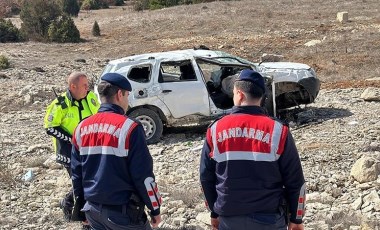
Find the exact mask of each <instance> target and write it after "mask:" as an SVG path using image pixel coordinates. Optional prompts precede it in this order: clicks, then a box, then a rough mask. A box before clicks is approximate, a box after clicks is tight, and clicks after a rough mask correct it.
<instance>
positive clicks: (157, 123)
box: [129, 108, 163, 144]
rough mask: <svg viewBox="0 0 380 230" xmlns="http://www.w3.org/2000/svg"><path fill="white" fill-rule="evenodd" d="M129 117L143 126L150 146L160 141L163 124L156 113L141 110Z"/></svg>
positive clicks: (133, 112)
mask: <svg viewBox="0 0 380 230" xmlns="http://www.w3.org/2000/svg"><path fill="white" fill-rule="evenodd" d="M129 116H130V117H132V118H135V119H136V120H138V121H139V122H140V123H141V124H142V126H143V128H144V131H145V135H146V142H147V143H148V144H154V143H157V142H159V141H160V138H161V136H162V130H163V124H162V120H161V118H160V116H159V115H158V114H157V113H156V112H155V111H153V110H151V109H146V108H140V109H136V110H134V111H132V112H131V113H130V114H129Z"/></svg>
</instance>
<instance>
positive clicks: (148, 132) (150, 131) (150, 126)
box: [137, 115, 156, 139]
mask: <svg viewBox="0 0 380 230" xmlns="http://www.w3.org/2000/svg"><path fill="white" fill-rule="evenodd" d="M137 120H138V121H140V122H141V124H142V126H143V128H144V132H145V136H146V139H150V138H151V137H152V136H153V135H154V133H155V132H156V123H154V120H153V119H152V118H151V117H148V116H144V115H143V116H138V117H137Z"/></svg>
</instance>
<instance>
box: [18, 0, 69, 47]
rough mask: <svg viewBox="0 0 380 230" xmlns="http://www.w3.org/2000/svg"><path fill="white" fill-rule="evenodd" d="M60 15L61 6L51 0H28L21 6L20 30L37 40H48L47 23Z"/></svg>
mask: <svg viewBox="0 0 380 230" xmlns="http://www.w3.org/2000/svg"><path fill="white" fill-rule="evenodd" d="M61 15H62V11H61V8H60V7H59V6H58V5H57V4H56V3H55V1H51V0H28V1H24V2H23V5H22V7H21V12H20V18H21V20H22V24H21V32H23V34H25V35H26V36H27V37H28V38H30V39H33V40H37V41H46V40H48V29H49V25H50V24H51V23H52V22H53V21H54V20H55V19H57V18H58V17H59V16H61Z"/></svg>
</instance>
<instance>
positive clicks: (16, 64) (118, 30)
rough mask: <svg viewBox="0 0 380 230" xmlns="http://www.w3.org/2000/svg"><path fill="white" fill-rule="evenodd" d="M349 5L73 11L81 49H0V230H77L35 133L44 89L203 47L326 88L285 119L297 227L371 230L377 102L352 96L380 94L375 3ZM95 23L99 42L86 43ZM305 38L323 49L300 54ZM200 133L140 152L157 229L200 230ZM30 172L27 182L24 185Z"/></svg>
mask: <svg viewBox="0 0 380 230" xmlns="http://www.w3.org/2000/svg"><path fill="white" fill-rule="evenodd" d="M358 2H359V1H340V0H332V1H324V2H317V1H313V0H302V1H287V0H283V1H278V2H274V1H255V0H252V1H228V2H222V1H221V2H219V1H218V2H214V3H209V4H199V5H194V6H180V7H175V8H169V9H163V10H158V11H152V12H150V11H144V12H133V11H131V10H130V9H129V8H128V7H119V8H113V9H108V10H101V11H93V12H91V11H89V12H81V13H80V15H79V17H78V18H76V19H75V22H76V24H77V25H78V27H79V29H80V31H81V35H82V37H83V38H84V39H85V40H86V41H85V42H83V43H80V44H41V43H35V42H27V43H16V44H0V54H4V55H6V56H7V57H8V58H9V59H10V61H11V64H12V68H11V69H8V70H2V71H0V229H79V228H80V225H79V224H78V223H66V222H64V220H63V218H62V213H61V210H60V209H59V207H58V202H59V200H60V199H61V198H62V197H63V195H64V194H65V193H66V191H67V190H68V189H69V188H70V181H69V178H68V177H67V176H66V173H65V172H64V170H62V169H61V168H60V167H59V166H58V165H57V164H56V163H55V162H54V154H53V150H52V147H51V144H50V139H49V138H48V137H47V135H46V134H45V132H44V129H43V116H44V112H45V108H46V106H47V105H48V103H49V102H50V101H51V100H52V99H53V98H54V95H53V92H52V87H54V88H55V89H56V90H57V91H59V92H61V91H63V90H64V89H65V78H66V76H67V75H68V74H69V73H70V72H72V71H74V70H78V71H84V72H86V73H89V74H95V75H99V74H100V73H101V71H102V68H103V67H104V65H105V64H106V63H107V60H108V59H113V58H118V57H122V56H126V55H130V54H133V53H142V52H152V51H162V50H172V49H182V48H191V47H193V46H198V45H200V44H204V45H207V46H209V47H211V48H213V49H220V50H224V51H227V52H230V53H233V54H238V55H240V56H242V57H246V58H248V59H251V60H252V58H254V61H257V57H258V55H261V54H262V53H263V52H272V53H278V54H284V55H285V58H286V59H287V60H290V61H299V62H304V63H306V64H309V65H311V66H313V67H314V68H315V69H316V71H317V74H318V76H319V77H320V79H321V80H322V82H323V83H322V90H321V92H320V94H319V96H318V98H317V100H316V102H315V103H314V104H312V105H310V106H308V107H307V109H303V110H298V111H293V112H291V113H289V114H288V115H287V116H285V117H284V118H286V119H287V120H288V121H289V122H290V126H291V130H292V133H293V135H294V137H295V140H296V141H297V147H298V149H299V152H300V155H301V160H302V164H303V167H304V172H305V176H306V179H307V185H308V200H307V212H306V217H305V226H306V228H307V229H336V230H338V229H339V230H340V229H351V230H354V229H367V230H368V229H379V228H380V225H379V222H380V198H379V195H380V193H379V190H380V179H379V177H378V175H379V173H380V165H379V164H380V163H379V161H380V115H379V114H380V104H379V103H380V102H379V100H378V101H377V102H376V101H365V100H364V99H362V98H361V95H362V93H363V92H364V91H365V90H366V89H367V88H368V87H373V88H372V89H370V91H374V94H375V96H374V98H376V97H377V98H378V95H379V92H378V91H379V89H380V81H379V80H377V81H366V80H365V79H367V78H374V77H379V73H380V70H379V65H378V63H379V61H378V60H379V54H380V52H378V50H379V49H378V48H379V33H378V31H379V28H380V27H379V25H380V24H379V18H378V10H379V8H378V7H379V5H378V0H365V1H364V0H363V3H358ZM275 4H279V5H278V6H280V7H277V5H275ZM332 6H334V7H332ZM315 9H318V10H317V11H316V10H315ZM342 10H347V11H349V13H350V14H349V15H350V21H349V22H348V23H346V24H340V23H337V22H336V19H335V17H336V12H338V11H342ZM289 12H291V17H290V16H288V15H289V14H290V13H289ZM94 20H97V21H98V22H99V24H100V27H101V31H102V34H103V35H102V36H101V37H99V38H94V37H92V36H91V34H90V29H91V26H92V24H93V22H94ZM12 21H14V22H15V23H17V25H19V24H20V20H19V18H17V17H15V18H12ZM314 39H317V40H320V41H321V43H320V44H319V45H316V46H312V47H308V46H305V45H304V44H305V43H307V42H309V41H310V40H314ZM253 54H254V55H256V56H254V55H253ZM376 92H377V96H376ZM204 132H205V127H196V126H190V127H189V126H183V127H176V128H169V129H168V130H166V131H165V134H164V136H163V138H162V141H161V142H160V143H158V144H155V145H150V146H149V149H150V150H151V153H152V155H153V157H154V162H155V165H154V166H155V171H156V174H157V180H158V184H159V187H160V190H161V193H162V195H163V197H164V204H163V209H162V213H163V219H164V223H163V225H162V226H161V227H162V229H181V228H185V227H186V228H188V229H208V225H207V223H208V221H209V218H208V213H207V211H206V210H205V207H204V205H203V202H202V200H201V193H200V187H199V182H198V163H199V155H200V146H201V145H202V144H203V138H204ZM28 172H31V173H32V175H33V176H32V177H31V179H30V180H29V181H25V180H24V179H25V178H24V175H25V174H26V173H28Z"/></svg>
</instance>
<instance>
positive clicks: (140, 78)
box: [127, 65, 152, 83]
mask: <svg viewBox="0 0 380 230" xmlns="http://www.w3.org/2000/svg"><path fill="white" fill-rule="evenodd" d="M151 69H152V68H151V66H150V65H147V66H135V67H133V68H131V69H130V70H129V73H128V76H127V77H128V79H130V80H132V81H135V82H139V83H147V82H149V81H150V77H151V72H152V71H151Z"/></svg>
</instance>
